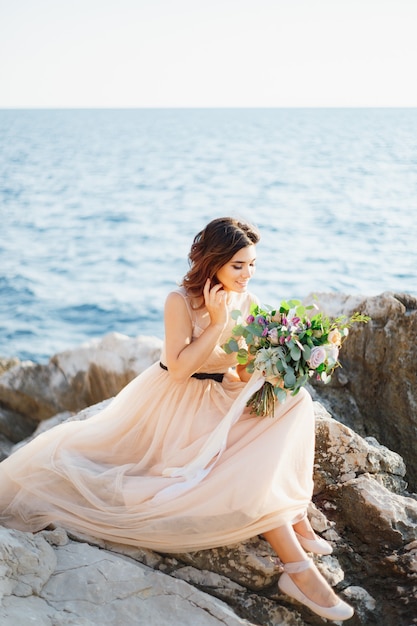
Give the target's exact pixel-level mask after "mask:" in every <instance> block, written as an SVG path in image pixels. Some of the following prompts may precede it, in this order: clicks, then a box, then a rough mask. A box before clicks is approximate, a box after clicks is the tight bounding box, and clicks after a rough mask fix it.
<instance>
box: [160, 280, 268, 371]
mask: <svg viewBox="0 0 417 626" xmlns="http://www.w3.org/2000/svg"><path fill="white" fill-rule="evenodd" d="M176 293H179V294H181V295H182V297H183V298H184V300H185V303H186V306H187V310H188V313H189V315H190V318H191V323H192V329H193V330H192V333H193V334H192V341H194V340H195V339H197V338H198V337H199V336H200V335H201V333H202V332H204V330H205V329H206V328H207V326H208V325H209V324H210V315H209V313H208V311H207V309H206V307H203V308H201V309H195V308H193V307H192V303H191V299H190V298H189V296H188V295H187V293H186V291H185V289H183V288H179V289H178V290H176ZM252 302H257V298H256V297H255V296H254V295H253V294H251V293H248V292H245V293H242V294H239V293H233V294H232V295H231V303H230V306H229V310H230V312H232V311H234V310H236V309H237V310H239V311H240V312H241V313H242V319H243V320H244V319H246V317H247V316H248V315H249V312H250V306H251V304H252ZM236 323H237V322H236V320H234V319H233V318H232V316H231V315H230V316H229V322H228V324H227V326H226V327H225V329H224V331H223V333H222V335H221V337H220V339H219V342H218V344H217V345H216V346H215V348H214V350H213V352H212V353H211V354H210V356H209V357H208V358H207V359H206V361H205V362H204V363H203V364H202V365H201V367H200V368H199V369H198V371H199V372H207V373H212V372H226V371H227V370H228V369H229V368H230V367H233V366H235V365H236V363H237V360H236V353H232V354H226V352H225V351H224V350H223V348H222V345H223V344H224V343H225V342H226V341H227V340H228V339H229V338H230V337H231V336H232V330H233V328H234V326H235V325H236ZM164 358H165V346H164V348H163V350H162V360H164Z"/></svg>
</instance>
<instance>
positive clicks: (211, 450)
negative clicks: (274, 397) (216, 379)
mask: <svg viewBox="0 0 417 626" xmlns="http://www.w3.org/2000/svg"><path fill="white" fill-rule="evenodd" d="M264 382H265V379H264V377H263V375H262V373H261V372H260V371H259V370H255V372H254V373H253V374H252V376H251V379H250V380H249V382H248V383H247V384H246V385H245V386H244V387H243V389H242V390H241V392H240V393H239V395H238V396H237V398H236V400H235V401H234V402H233V404H232V406H231V407H230V409H229V411H228V412H227V413H226V415H225V416H224V417H223V419H222V421H221V422H220V423H219V424H218V425H217V426H216V428H215V429H214V430H213V432H212V433H211V435H210V436H209V437H208V439H207V440H206V441H205V443H204V444H203V446H202V447H201V449H200V451H199V453H198V454H197V456H195V457H194V459H193V460H192V461H190V462H189V463H187V464H186V465H184V466H183V467H167V468H166V469H165V470H164V471H163V473H162V474H163V476H165V477H167V478H183V479H184V480H183V481H182V482H178V483H175V484H173V485H170V486H169V487H165V488H164V489H161V491H159V492H158V493H157V494H156V495H155V496H154V498H153V499H152V502H154V503H158V502H165V501H167V500H170V499H172V498H175V497H176V496H178V495H180V494H182V493H184V492H186V491H188V490H189V489H191V488H192V487H194V486H195V485H197V484H198V483H199V482H201V481H202V480H203V478H205V477H206V476H207V474H209V472H210V471H211V470H212V469H213V467H214V466H215V465H216V463H217V461H218V460H219V459H220V457H221V455H222V453H223V452H224V450H225V448H226V443H227V436H228V434H229V431H230V429H231V427H232V426H233V424H234V423H235V422H237V420H238V419H239V417H240V416H241V415H242V413H243V411H244V409H245V407H246V403H247V402H248V400H249V398H250V397H251V396H252V395H253V394H254V393H255V392H256V391H258V389H260V388H261V387H262V385H263V384H264ZM210 461H211V463H210Z"/></svg>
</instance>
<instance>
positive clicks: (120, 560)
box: [0, 293, 417, 626]
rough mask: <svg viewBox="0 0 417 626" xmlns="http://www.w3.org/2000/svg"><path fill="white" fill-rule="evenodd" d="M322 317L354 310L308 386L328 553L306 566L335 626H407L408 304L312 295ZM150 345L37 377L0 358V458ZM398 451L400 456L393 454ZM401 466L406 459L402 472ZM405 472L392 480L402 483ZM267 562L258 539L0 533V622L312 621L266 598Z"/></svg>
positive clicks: (210, 624)
mask: <svg viewBox="0 0 417 626" xmlns="http://www.w3.org/2000/svg"><path fill="white" fill-rule="evenodd" d="M319 302H320V303H321V306H322V308H324V310H326V311H327V312H328V313H329V314H332V315H338V314H340V313H344V314H347V315H348V314H350V313H351V312H353V311H356V310H359V311H361V312H363V313H367V314H369V315H371V317H372V321H371V322H370V323H369V324H367V325H366V326H361V327H360V328H357V329H355V330H353V331H352V333H351V336H350V338H349V340H348V341H347V342H346V344H345V346H344V347H343V350H342V354H341V358H342V364H343V368H342V369H339V370H337V375H336V376H335V377H334V380H333V381H332V383H331V384H330V385H328V386H326V387H323V386H320V387H316V386H315V387H314V388H311V389H310V392H311V393H312V395H313V399H314V400H315V403H314V406H315V415H316V459H315V468H314V482H315V492H314V498H313V503H312V505H311V507H310V511H309V515H310V520H311V522H312V525H313V527H314V528H315V530H316V532H317V533H319V534H321V535H322V536H324V537H325V538H326V539H327V540H328V541H330V542H331V543H332V545H333V548H334V552H333V554H332V555H331V556H327V557H315V560H316V563H317V564H318V566H319V567H320V569H321V570H322V571H323V574H324V575H325V576H326V578H327V579H328V580H329V581H330V583H331V584H332V585H333V586H334V587H335V589H336V591H337V592H338V593H339V594H340V595H341V596H342V597H344V598H345V599H347V600H348V601H349V602H350V603H352V604H353V605H354V606H355V609H356V612H355V615H354V617H353V618H352V619H351V620H350V621H349V622H348V623H349V624H352V625H355V626H358V625H366V626H369V625H373V624H375V625H378V626H382V625H383V626H411V625H412V624H415V623H417V619H416V615H417V584H416V581H417V497H416V495H415V494H414V493H413V488H414V489H415V484H416V483H415V480H416V476H417V467H416V466H415V457H414V455H413V454H412V450H413V449H414V447H415V432H416V421H417V413H416V406H417V370H416V367H415V359H414V357H413V354H412V349H413V347H414V343H415V337H416V324H417V321H416V320H417V313H416V311H417V300H416V299H414V298H411V297H410V296H407V295H404V294H391V293H385V294H382V295H380V296H377V297H375V298H357V297H355V298H352V297H347V296H341V295H327V294H321V295H319ZM160 349H161V342H160V340H158V339H156V338H150V337H138V338H136V339H129V338H128V337H125V336H123V335H119V334H112V335H109V336H106V337H104V338H103V339H102V340H95V341H92V342H89V343H88V344H86V345H84V346H81V347H80V348H79V349H77V350H74V351H68V352H65V353H62V354H58V355H56V356H54V357H53V358H52V359H51V360H50V362H49V363H48V364H47V365H36V364H33V363H28V362H27V363H19V362H17V361H16V360H7V359H6V360H5V359H4V360H3V361H2V362H0V371H1V368H3V373H2V374H1V375H0V407H1V408H0V449H1V453H2V455H3V457H5V456H7V455H8V454H9V453H10V452H11V451H12V450H13V449H14V446H16V445H24V443H25V441H27V439H28V438H31V437H33V436H36V434H38V433H39V432H40V431H42V430H43V429H45V428H50V427H51V426H53V425H54V424H56V423H59V422H60V421H63V420H65V419H68V418H69V419H88V418H89V417H90V416H91V415H93V414H95V413H96V412H97V411H99V410H100V409H101V408H102V407H103V406H104V405H105V404H106V403H107V402H108V401H109V400H108V398H111V397H112V396H113V395H114V394H116V393H117V392H118V391H119V389H121V388H122V387H123V386H124V385H125V384H126V383H127V382H128V381H129V380H131V378H133V377H134V376H136V375H137V374H138V373H140V371H142V370H143V369H144V368H145V367H147V366H148V365H149V364H151V363H153V362H154V361H156V360H157V359H158V358H159V355H160ZM400 454H401V456H400ZM403 458H404V459H405V460H406V463H405V462H404V460H403ZM406 464H407V471H406ZM280 572H281V568H280V564H279V561H278V560H277V559H276V558H275V556H274V554H273V553H272V551H271V550H270V548H269V546H268V544H267V543H266V542H265V541H264V540H262V538H260V537H255V538H253V539H252V540H250V541H247V542H244V543H241V544H238V545H234V546H228V547H227V548H217V549H214V550H204V551H200V552H193V553H187V554H177V555H166V554H159V553H156V552H152V551H150V550H145V549H137V548H132V547H130V546H121V545H116V544H108V543H104V542H102V541H98V540H96V539H95V538H94V537H86V536H75V535H73V534H71V535H69V534H68V533H67V532H66V531H65V530H64V529H61V528H57V529H54V530H50V531H43V532H41V533H37V534H36V535H32V534H30V533H22V532H19V531H14V530H8V529H5V528H0V603H1V604H0V623H1V624H2V626H3V625H4V626H20V625H22V626H23V625H24V624H27V623H33V624H39V625H42V626H43V625H45V626H64V625H73V626H84V625H91V626H92V625H93V624H94V625H96V624H97V623H101V624H108V625H111V626H113V625H114V626H116V625H117V626H119V625H123V626H130V625H132V626H133V625H135V626H137V625H139V624H143V625H146V626H168V625H170V626H180V625H181V626H187V625H190V626H200V625H201V626H206V625H207V626H220V625H224V624H227V625H228V626H232V625H233V626H234V625H238V624H246V625H259V626H261V625H262V626H278V625H285V624H287V625H290V626H296V625H297V626H302V625H303V624H304V625H310V624H311V625H316V624H317V625H318V624H323V623H324V622H323V620H322V619H321V618H319V617H317V616H315V615H313V614H312V613H311V612H310V611H308V610H307V609H304V607H302V606H301V605H299V604H298V603H295V602H292V601H290V600H289V598H288V597H286V596H283V595H282V594H280V593H279V592H278V589H277V584H276V583H277V580H278V578H279V575H280Z"/></svg>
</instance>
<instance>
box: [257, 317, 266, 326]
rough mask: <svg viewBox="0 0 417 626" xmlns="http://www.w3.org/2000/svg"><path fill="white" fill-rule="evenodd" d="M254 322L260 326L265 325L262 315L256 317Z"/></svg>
mask: <svg viewBox="0 0 417 626" xmlns="http://www.w3.org/2000/svg"><path fill="white" fill-rule="evenodd" d="M256 321H257V323H258V324H261V325H262V326H265V325H266V319H265V318H264V316H263V315H258V316H257V317H256Z"/></svg>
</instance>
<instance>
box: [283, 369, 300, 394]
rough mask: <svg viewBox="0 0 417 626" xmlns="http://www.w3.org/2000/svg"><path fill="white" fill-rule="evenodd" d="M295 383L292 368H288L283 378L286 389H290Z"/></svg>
mask: <svg viewBox="0 0 417 626" xmlns="http://www.w3.org/2000/svg"><path fill="white" fill-rule="evenodd" d="M296 382H297V379H296V377H295V374H294V370H293V369H292V368H288V370H287V371H286V373H285V376H284V383H285V386H286V387H287V389H291V387H293V386H294V385H295V383H296Z"/></svg>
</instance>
